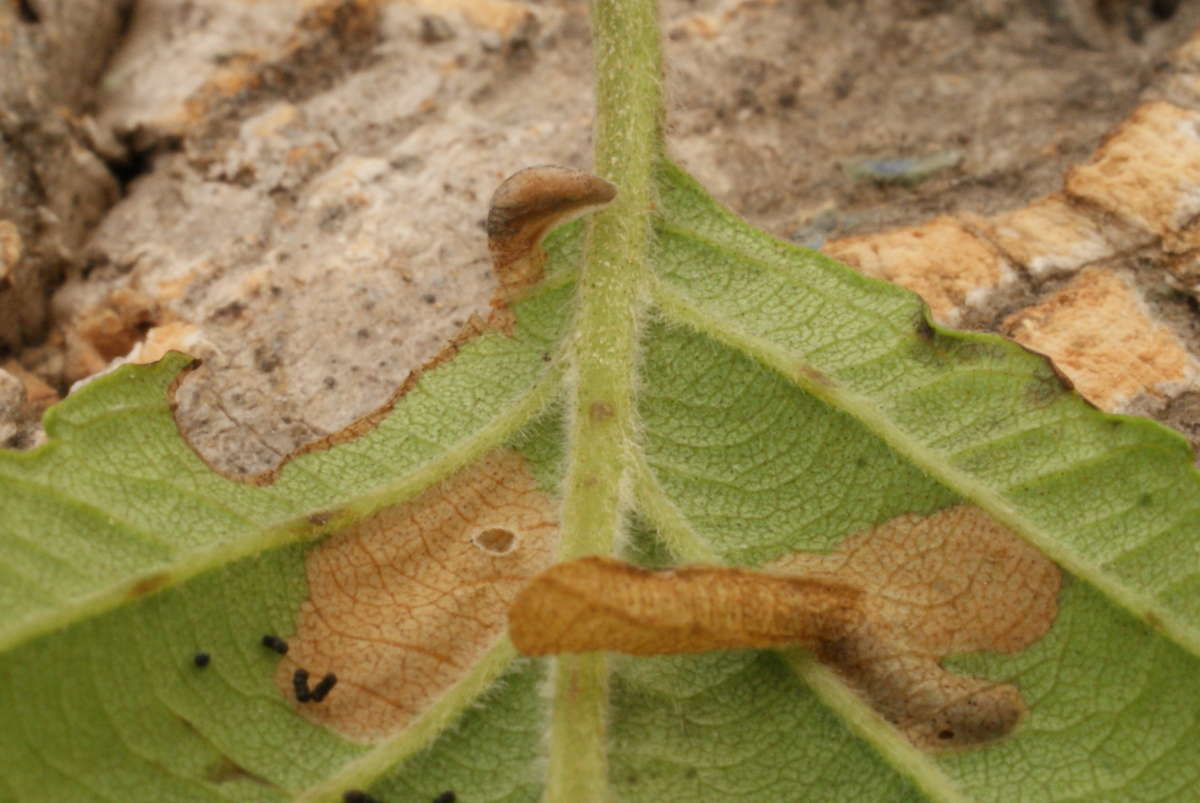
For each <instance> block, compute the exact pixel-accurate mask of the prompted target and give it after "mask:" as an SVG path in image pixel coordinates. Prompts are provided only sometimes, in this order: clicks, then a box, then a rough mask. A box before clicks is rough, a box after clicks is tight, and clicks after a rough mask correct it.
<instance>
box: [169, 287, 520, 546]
mask: <svg viewBox="0 0 1200 803" xmlns="http://www.w3.org/2000/svg"><path fill="white" fill-rule="evenodd" d="M488 332H495V333H501V334H511V333H512V315H511V314H510V313H509V312H508V310H507V309H494V310H492V312H491V313H489V315H488V317H487V318H486V319H484V318H480V317H479V316H477V315H472V316H471V317H470V319H468V320H467V323H466V324H465V325H464V326H463V328H462V330H461V331H459V333H458V334H456V335H455V336H454V337H452V338H451V339H450V342H449V343H448V344H447V345H446V346H445V348H443V349H442V350H441V351H439V352H438V353H437V354H435V355H434V356H433V357H432V358H430V359H429V360H427V361H426V362H425V363H424V364H422V365H421V367H420V368H417V369H415V370H413V371H410V372H409V374H408V376H407V377H406V378H405V380H404V382H403V383H402V384H401V385H400V387H399V388H397V389H396V391H395V392H394V393H392V395H391V396H390V397H389V398H388V400H387V401H385V402H384V403H383V404H381V405H380V406H379V407H377V408H375V409H374V410H372V411H371V412H369V413H367V414H366V415H364V416H363V417H362V418H359V419H358V420H356V421H353V422H351V423H350V424H348V425H347V426H345V427H343V428H342V429H340V430H338V431H337V432H332V433H330V434H329V435H326V436H325V437H323V438H319V439H318V440H315V441H310V442H309V443H306V444H304V445H303V446H300V447H299V448H297V449H296V450H295V451H293V452H292V453H291V454H288V455H285V456H284V457H283V458H282V459H280V461H279V462H278V463H277V464H275V465H274V466H273V467H271V468H269V469H267V470H265V471H262V472H259V473H258V474H231V473H229V472H227V471H224V470H223V469H221V468H220V467H219V466H217V465H214V464H213V463H212V462H211V461H209V460H208V458H206V457H205V456H204V455H203V454H202V453H201V452H200V451H199V450H198V449H197V448H196V447H195V445H194V444H193V443H192V442H191V440H189V439H188V438H187V436H186V435H183V432H182V429H181V428H180V427H179V417H178V413H177V409H178V402H177V401H176V399H175V395H176V392H177V391H178V389H179V385H180V383H181V382H182V381H183V379H184V378H185V377H186V376H187V374H189V373H191V372H192V371H194V370H195V369H196V368H198V367H199V366H200V361H199V360H194V361H193V362H192V364H190V365H188V366H187V367H186V368H185V369H184V370H183V371H181V372H180V374H179V375H178V376H177V377H176V378H175V381H174V382H172V383H171V386H170V387H169V388H168V389H167V401H168V405H169V407H170V410H171V415H172V417H173V418H174V419H175V426H176V428H177V429H179V430H180V435H181V436H182V437H183V441H184V443H186V444H187V445H188V448H190V449H191V450H192V452H193V454H195V455H196V456H197V457H199V458H200V460H201V462H203V463H204V464H205V465H206V466H208V468H209V469H211V470H212V471H214V472H216V473H217V474H220V475H221V476H223V477H225V478H226V479H229V480H233V481H234V482H241V483H245V484H247V485H259V486H264V485H272V484H274V482H275V481H276V480H277V479H278V478H279V473H280V472H281V471H282V470H283V467H284V466H286V465H287V464H288V463H289V462H291V461H292V460H294V459H295V458H297V457H299V456H300V455H304V454H308V453H310V452H320V451H324V450H325V449H329V448H332V447H334V446H337V445H339V444H343V443H348V442H349V441H352V440H355V439H356V438H359V437H361V436H363V435H365V434H367V433H368V432H370V431H371V430H373V429H374V428H375V427H376V426H378V425H379V422H381V421H382V420H383V419H384V418H385V417H387V415H388V413H390V412H391V411H392V409H393V408H394V407H395V406H396V403H397V402H398V401H399V400H400V399H401V398H403V397H404V396H405V394H407V393H408V392H409V391H410V390H412V389H413V388H414V387H415V386H416V384H417V382H419V381H420V379H421V377H422V376H424V374H425V372H426V371H430V370H432V369H434V368H437V367H438V366H439V365H442V364H443V363H446V362H449V361H450V360H451V359H453V358H454V356H455V355H456V354H458V352H459V350H460V349H461V348H462V347H463V346H464V345H466V344H467V343H468V342H469V341H471V340H473V339H475V338H476V337H478V336H479V335H482V334H486V333H488ZM330 518H332V515H330V514H329V513H328V512H318V513H317V514H314V516H312V517H310V519H309V522H310V523H311V524H312V525H313V526H321V525H322V524H324V523H325V522H327V521H328V520H329V519H330ZM322 519H324V521H322Z"/></svg>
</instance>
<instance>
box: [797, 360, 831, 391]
mask: <svg viewBox="0 0 1200 803" xmlns="http://www.w3.org/2000/svg"><path fill="white" fill-rule="evenodd" d="M800 376H801V377H802V378H804V379H807V380H808V381H809V382H811V383H813V384H814V385H821V386H822V387H831V386H832V385H833V382H832V381H830V379H829V377H827V376H825V374H823V373H821V372H820V371H818V370H817V369H816V368H813V367H812V366H811V365H805V364H803V363H802V364H801V365H800Z"/></svg>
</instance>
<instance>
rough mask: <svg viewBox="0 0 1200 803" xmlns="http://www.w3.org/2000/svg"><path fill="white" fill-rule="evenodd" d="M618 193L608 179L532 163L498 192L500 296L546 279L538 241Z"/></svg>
mask: <svg viewBox="0 0 1200 803" xmlns="http://www.w3.org/2000/svg"><path fill="white" fill-rule="evenodd" d="M616 195H617V189H616V187H614V186H613V185H612V184H610V183H608V182H607V181H605V180H604V179H602V178H597V177H596V176H593V175H591V174H589V173H584V172H582V171H580V170H572V169H570V168H566V167H555V166H553V165H541V166H538V167H527V168H525V169H524V170H521V171H519V172H517V173H514V174H513V175H512V176H510V177H509V178H508V179H507V180H505V182H504V183H503V184H501V185H500V186H499V187H498V188H497V189H496V192H495V194H493V195H492V205H491V209H490V210H489V211H488V219H487V233H488V249H489V250H490V251H491V252H492V261H493V263H494V268H495V271H496V278H497V279H498V280H499V282H500V290H499V291H498V293H497V299H498V300H499V301H507V300H511V299H512V298H513V297H514V296H516V295H517V294H519V293H520V291H521V290H523V289H525V288H526V287H528V286H530V285H531V284H533V283H535V282H537V281H538V280H539V279H540V278H541V276H542V267H543V265H544V263H545V260H546V255H545V253H544V252H543V251H542V250H541V248H540V247H538V243H540V242H541V239H542V237H544V236H545V235H546V232H548V231H549V230H550V229H551V228H552V227H554V226H558V225H561V224H563V223H566V222H567V221H569V220H572V219H574V218H576V217H579V216H580V215H582V214H584V213H586V212H589V211H591V210H593V209H596V208H597V207H600V206H603V205H604V204H607V203H608V202H609V201H611V200H612V199H613V198H615V197H616ZM493 303H495V302H493Z"/></svg>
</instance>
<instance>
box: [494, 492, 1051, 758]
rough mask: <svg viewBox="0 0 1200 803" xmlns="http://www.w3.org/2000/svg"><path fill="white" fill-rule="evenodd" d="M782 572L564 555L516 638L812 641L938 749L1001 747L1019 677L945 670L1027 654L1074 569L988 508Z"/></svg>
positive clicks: (623, 645) (639, 642) (666, 644)
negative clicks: (989, 656)
mask: <svg viewBox="0 0 1200 803" xmlns="http://www.w3.org/2000/svg"><path fill="white" fill-rule="evenodd" d="M770 569H771V570H770V571H756V570H750V569H737V568H725V567H711V566H694V567H685V568H681V569H674V570H670V571H659V572H651V571H646V570H644V569H639V568H637V567H634V566H630V565H628V564H625V563H622V562H620V561H616V560H612V559H609V558H599V557H593V558H584V559H582V560H577V561H572V562H570V563H563V564H558V565H556V566H554V567H552V568H551V569H549V570H547V571H546V572H544V573H543V574H541V575H539V576H538V577H537V578H535V579H534V580H533V582H531V583H530V584H529V586H528V587H526V588H525V590H524V591H522V592H521V593H520V594H519V595H517V598H516V600H515V601H514V603H513V605H512V608H511V609H510V611H509V632H510V635H511V636H512V639H513V643H514V644H516V645H517V647H518V649H520V650H521V651H522V652H525V653H528V654H534V655H544V654H550V653H560V652H587V651H590V650H613V651H617V652H625V653H630V654H633V655H656V654H664V653H684V652H699V651H703V650H714V649H733V648H745V647H772V646H780V645H785V644H800V645H806V646H809V647H812V648H813V649H814V650H815V652H816V655H817V657H818V658H819V659H820V660H821V661H822V662H823V663H825V664H827V665H829V666H830V667H832V668H833V669H834V670H835V671H837V672H838V674H839V675H841V677H842V678H843V679H844V680H846V682H847V683H848V684H850V685H851V686H852V687H853V688H855V689H856V690H858V692H859V693H860V694H862V696H863V697H864V698H866V700H867V701H868V702H869V703H870V704H871V706H872V707H873V708H874V709H875V710H876V711H877V712H878V713H879V714H880V715H881V716H883V717H884V718H885V719H887V720H888V721H890V722H892V723H894V724H895V725H896V726H897V727H898V728H899V729H900V730H901V731H903V732H904V733H905V734H906V735H907V736H908V738H909V739H910V740H912V741H913V743H915V744H916V745H918V746H920V747H922V748H925V749H945V748H961V747H971V746H976V745H980V744H985V743H987V742H990V741H994V740H995V739H998V738H1001V737H1003V736H1006V735H1008V734H1009V733H1011V732H1012V730H1013V728H1015V727H1016V725H1017V723H1018V722H1019V721H1020V719H1021V717H1022V716H1023V715H1024V713H1025V703H1024V701H1023V700H1022V699H1021V695H1020V692H1019V691H1018V690H1017V689H1016V688H1015V687H1014V686H1011V685H1008V684H1002V683H994V682H991V681H987V680H982V679H979V678H973V677H966V676H962V675H956V674H954V673H952V672H950V671H948V670H946V669H943V668H942V666H941V664H940V661H941V660H942V659H943V658H944V657H945V656H947V655H952V654H956V653H964V652H973V651H978V650H992V651H997V652H1016V651H1018V650H1022V649H1025V648H1026V647H1028V646H1030V645H1031V644H1033V643H1034V642H1035V641H1037V640H1038V639H1039V638H1041V637H1042V636H1043V635H1045V633H1046V632H1047V631H1048V630H1049V628H1050V625H1051V624H1052V623H1053V622H1054V618H1055V616H1056V614H1057V597H1058V590H1059V586H1060V583H1061V577H1060V574H1059V570H1058V568H1057V567H1056V566H1055V565H1054V564H1053V563H1051V562H1050V561H1049V560H1047V559H1046V558H1045V557H1043V556H1042V555H1041V553H1039V552H1038V551H1037V550H1036V549H1034V548H1033V547H1031V546H1029V545H1028V544H1027V543H1025V542H1024V541H1022V540H1021V539H1020V538H1018V537H1016V536H1015V535H1014V534H1012V533H1011V532H1009V531H1008V530H1007V529H1006V528H1005V527H1003V526H1002V525H1000V524H999V523H997V522H996V521H994V520H993V519H992V518H991V517H990V516H988V515H987V514H986V513H984V512H983V511H982V510H980V509H979V508H976V507H973V506H969V505H961V506H958V507H953V508H948V509H946V510H942V511H939V512H937V513H934V514H933V515H930V516H924V517H922V516H915V515H905V516H899V517H897V518H895V519H892V520H891V521H889V522H886V523H884V524H882V525H879V526H878V527H875V528H873V529H871V530H868V531H866V532H863V533H859V534H856V535H852V536H850V537H848V538H846V539H845V540H844V541H843V542H842V544H841V545H840V546H839V548H838V549H837V550H836V551H835V552H834V553H832V554H829V555H816V554H811V553H803V554H800V553H798V554H795V555H792V556H790V557H788V558H785V559H784V560H782V561H779V562H777V563H775V564H774V565H772V566H771V567H770Z"/></svg>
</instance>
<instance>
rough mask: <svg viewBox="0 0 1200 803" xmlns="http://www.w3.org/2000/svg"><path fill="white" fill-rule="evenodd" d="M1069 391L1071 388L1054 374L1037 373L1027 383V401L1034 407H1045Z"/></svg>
mask: <svg viewBox="0 0 1200 803" xmlns="http://www.w3.org/2000/svg"><path fill="white" fill-rule="evenodd" d="M1067 392H1069V389H1068V388H1066V387H1064V386H1063V384H1062V383H1061V382H1059V381H1058V379H1057V378H1056V377H1054V376H1053V375H1050V374H1035V375H1034V377H1033V378H1032V379H1031V380H1030V381H1029V382H1028V383H1027V384H1026V385H1025V401H1026V402H1028V403H1029V404H1030V405H1032V406H1034V407H1045V406H1046V405H1048V404H1050V403H1051V402H1053V401H1054V400H1055V399H1057V398H1058V397H1059V396H1061V395H1062V394H1063V393H1067Z"/></svg>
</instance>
